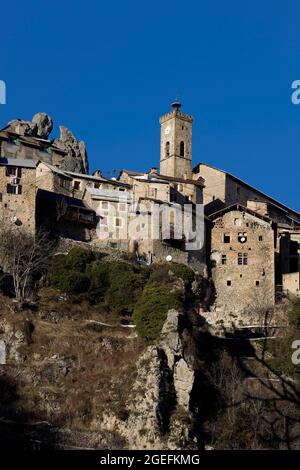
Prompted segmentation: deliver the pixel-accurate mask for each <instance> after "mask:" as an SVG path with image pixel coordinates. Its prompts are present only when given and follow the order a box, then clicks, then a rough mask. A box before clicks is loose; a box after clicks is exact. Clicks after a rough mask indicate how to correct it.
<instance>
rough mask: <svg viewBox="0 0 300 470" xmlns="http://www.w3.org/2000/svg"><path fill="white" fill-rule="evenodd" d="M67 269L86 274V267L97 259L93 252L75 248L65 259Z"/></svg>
mask: <svg viewBox="0 0 300 470" xmlns="http://www.w3.org/2000/svg"><path fill="white" fill-rule="evenodd" d="M65 258H66V259H65V263H66V267H67V268H68V269H72V270H75V271H80V272H82V273H83V272H84V271H85V269H86V265H87V264H89V263H91V262H92V261H93V260H94V259H95V255H94V254H93V252H92V251H88V250H85V249H83V248H79V247H77V246H76V247H73V248H71V250H70V251H69V253H68V254H67V256H66V257H65Z"/></svg>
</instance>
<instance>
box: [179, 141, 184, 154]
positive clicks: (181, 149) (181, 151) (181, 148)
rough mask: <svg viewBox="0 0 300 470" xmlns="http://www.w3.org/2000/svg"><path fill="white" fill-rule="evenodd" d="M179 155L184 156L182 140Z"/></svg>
mask: <svg viewBox="0 0 300 470" xmlns="http://www.w3.org/2000/svg"><path fill="white" fill-rule="evenodd" d="M180 156H181V157H184V142H183V140H182V141H181V142H180Z"/></svg>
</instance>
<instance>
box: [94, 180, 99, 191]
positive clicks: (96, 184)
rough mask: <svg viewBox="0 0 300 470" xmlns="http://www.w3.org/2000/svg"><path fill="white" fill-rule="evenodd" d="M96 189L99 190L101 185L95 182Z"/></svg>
mask: <svg viewBox="0 0 300 470" xmlns="http://www.w3.org/2000/svg"><path fill="white" fill-rule="evenodd" d="M94 188H95V189H99V188H100V183H99V182H98V181H95V183H94Z"/></svg>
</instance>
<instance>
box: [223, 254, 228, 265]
mask: <svg viewBox="0 0 300 470" xmlns="http://www.w3.org/2000/svg"><path fill="white" fill-rule="evenodd" d="M226 263H227V256H226V255H222V264H226Z"/></svg>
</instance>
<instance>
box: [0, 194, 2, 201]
mask: <svg viewBox="0 0 300 470" xmlns="http://www.w3.org/2000/svg"><path fill="white" fill-rule="evenodd" d="M1 201H2V193H0V202H1Z"/></svg>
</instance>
